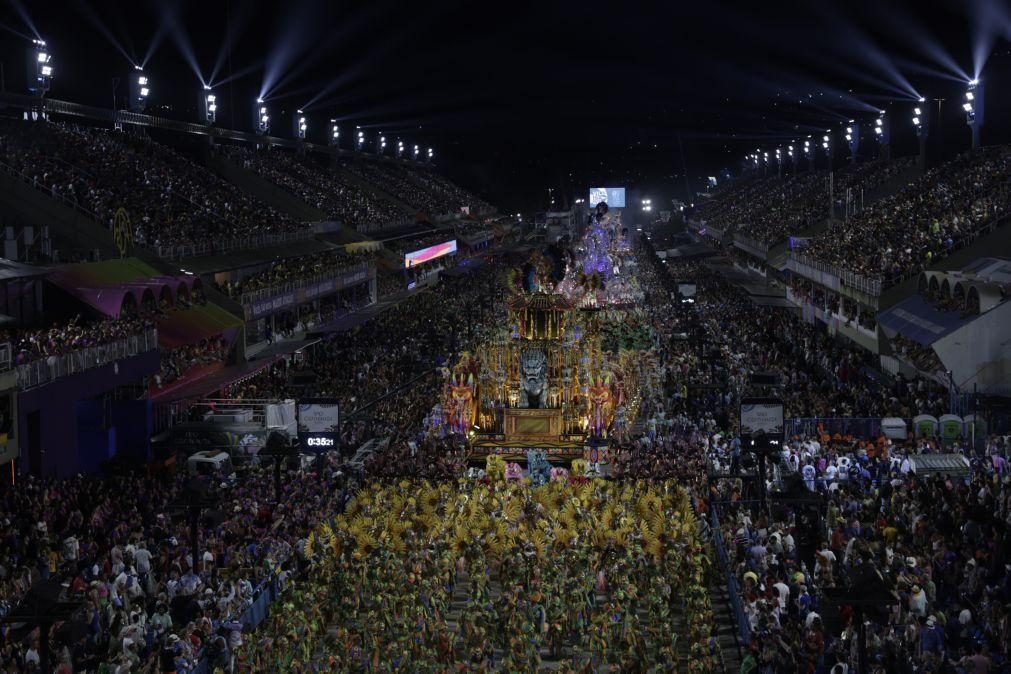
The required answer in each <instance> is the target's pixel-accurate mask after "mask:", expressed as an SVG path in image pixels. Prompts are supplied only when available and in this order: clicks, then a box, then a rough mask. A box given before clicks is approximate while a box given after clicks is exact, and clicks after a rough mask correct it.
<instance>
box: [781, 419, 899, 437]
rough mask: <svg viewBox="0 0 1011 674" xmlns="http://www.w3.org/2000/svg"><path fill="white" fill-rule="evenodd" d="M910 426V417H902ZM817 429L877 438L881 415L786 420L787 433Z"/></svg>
mask: <svg viewBox="0 0 1011 674" xmlns="http://www.w3.org/2000/svg"><path fill="white" fill-rule="evenodd" d="M903 421H905V422H906V428H910V429H911V428H912V427H913V423H912V420H911V419H903ZM819 429H821V430H823V431H824V432H825V433H828V434H829V435H835V434H836V433H838V434H839V435H843V436H845V435H853V436H855V437H858V438H865V439H866V438H877V437H878V436H880V435H881V417H804V418H794V419H787V420H786V433H787V435H816V434H818V433H819Z"/></svg>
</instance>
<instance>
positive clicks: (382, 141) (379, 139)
mask: <svg viewBox="0 0 1011 674" xmlns="http://www.w3.org/2000/svg"><path fill="white" fill-rule="evenodd" d="M385 153H386V136H384V135H382V134H379V135H378V136H376V154H378V155H383V154H385Z"/></svg>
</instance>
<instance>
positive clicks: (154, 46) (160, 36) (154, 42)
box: [140, 22, 168, 68]
mask: <svg viewBox="0 0 1011 674" xmlns="http://www.w3.org/2000/svg"><path fill="white" fill-rule="evenodd" d="M166 32H168V28H167V26H166V25H165V24H164V23H161V22H159V24H158V28H157V30H155V32H154V35H153V36H152V37H151V44H149V45H148V47H147V51H146V52H144V58H143V59H141V62H140V67H141V68H147V63H148V61H150V60H151V57H152V56H154V53H155V51H157V50H158V47H160V46H161V43H162V40H164V39H165V34H166Z"/></svg>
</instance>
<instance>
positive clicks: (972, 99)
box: [962, 79, 983, 150]
mask: <svg viewBox="0 0 1011 674" xmlns="http://www.w3.org/2000/svg"><path fill="white" fill-rule="evenodd" d="M962 109H963V110H964V111H965V123H966V124H968V125H969V128H970V129H972V149H973V150H976V149H979V132H980V129H982V128H983V82H981V81H980V80H979V79H973V80H969V85H968V88H967V89H966V91H965V102H964V103H962Z"/></svg>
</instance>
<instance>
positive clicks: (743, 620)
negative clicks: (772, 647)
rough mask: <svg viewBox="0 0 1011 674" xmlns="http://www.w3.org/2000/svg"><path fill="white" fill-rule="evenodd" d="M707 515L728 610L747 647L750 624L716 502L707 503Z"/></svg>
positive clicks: (743, 645) (741, 639) (749, 638)
mask: <svg viewBox="0 0 1011 674" xmlns="http://www.w3.org/2000/svg"><path fill="white" fill-rule="evenodd" d="M709 515H710V519H711V520H712V522H711V525H712V533H713V548H714V549H715V550H716V562H717V564H719V566H720V569H721V570H722V571H723V574H724V576H725V577H726V580H727V594H728V595H729V596H730V610H731V611H732V612H733V614H734V620H735V621H736V622H737V638H738V640H739V643H740V644H741V646H742V649H743V648H747V647H748V644H750V643H751V624H750V623H749V622H748V617H747V616H746V615H745V613H744V606H743V605H742V604H741V593H740V590H739V589H738V587H737V579H736V578H734V566H733V564H731V563H730V555H729V554H728V553H727V546H726V543H725V542H724V540H723V531H722V530H721V529H720V518H719V514H718V512H717V508H716V504H715V503H710V504H709Z"/></svg>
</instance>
